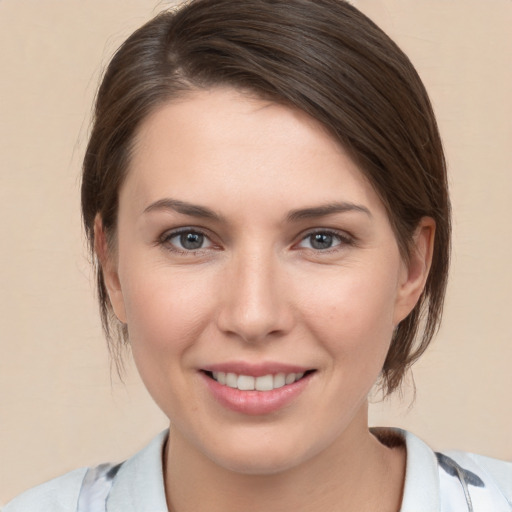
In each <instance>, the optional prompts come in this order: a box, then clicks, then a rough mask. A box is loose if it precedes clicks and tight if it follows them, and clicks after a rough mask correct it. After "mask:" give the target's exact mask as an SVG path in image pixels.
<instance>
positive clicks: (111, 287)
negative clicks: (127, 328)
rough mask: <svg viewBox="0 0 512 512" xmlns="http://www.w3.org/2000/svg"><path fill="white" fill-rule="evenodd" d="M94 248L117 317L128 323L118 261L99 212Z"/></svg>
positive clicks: (95, 220) (95, 223)
mask: <svg viewBox="0 0 512 512" xmlns="http://www.w3.org/2000/svg"><path fill="white" fill-rule="evenodd" d="M94 250H95V252H96V257H97V258H98V264H99V265H100V266H101V270H102V273H103V282H104V283H105V287H106V289H107V292H108V296H109V298H110V303H111V304H112V308H113V310H114V313H115V315H116V317H117V319H118V320H119V321H120V322H122V323H126V312H125V307H124V297H123V292H122V288H121V283H120V281H119V274H118V271H117V262H116V258H115V256H114V255H113V254H112V250H111V249H110V248H109V246H108V242H107V235H106V233H105V230H104V229H103V222H102V220H101V217H100V215H99V214H97V215H96V218H95V219H94Z"/></svg>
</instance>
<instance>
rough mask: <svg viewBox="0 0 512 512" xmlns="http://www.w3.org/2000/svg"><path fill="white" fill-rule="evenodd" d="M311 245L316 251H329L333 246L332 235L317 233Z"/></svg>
mask: <svg viewBox="0 0 512 512" xmlns="http://www.w3.org/2000/svg"><path fill="white" fill-rule="evenodd" d="M311 245H312V246H313V248H314V249H329V247H331V246H332V235H329V234H326V233H317V234H316V235H313V239H312V241H311Z"/></svg>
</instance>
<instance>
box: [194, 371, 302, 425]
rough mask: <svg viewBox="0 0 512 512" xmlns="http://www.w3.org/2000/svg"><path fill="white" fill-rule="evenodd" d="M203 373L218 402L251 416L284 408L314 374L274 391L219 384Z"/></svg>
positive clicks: (300, 391)
mask: <svg viewBox="0 0 512 512" xmlns="http://www.w3.org/2000/svg"><path fill="white" fill-rule="evenodd" d="M201 375H202V377H203V380H204V381H205V383H206V385H207V387H208V389H209V390H210V392H211V393H212V395H213V396H214V398H215V399H216V400H217V402H219V403H220V404H221V405H223V406H224V407H226V408H227V409H230V410H232V411H235V412H238V413H241V414H247V415H250V416H259V415H263V414H270V413H273V412H276V411H279V410H280V409H283V408H284V407H286V406H287V405H289V404H290V403H291V402H292V401H293V400H295V399H296V398H297V397H298V396H299V395H300V394H301V393H302V392H303V391H304V390H305V388H306V386H307V385H308V384H309V381H310V378H311V376H312V374H308V375H306V376H305V377H302V379H300V380H298V381H296V382H294V383H293V384H287V385H285V386H283V387H281V388H277V389H273V390H272V391H240V390H239V389H235V388H230V387H229V386H224V385H223V384H219V383H218V382H217V381H216V380H214V379H212V378H211V377H208V375H206V374H205V373H203V372H201Z"/></svg>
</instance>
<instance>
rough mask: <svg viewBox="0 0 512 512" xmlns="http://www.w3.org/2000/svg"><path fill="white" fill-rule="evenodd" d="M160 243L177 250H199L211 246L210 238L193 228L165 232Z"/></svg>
mask: <svg viewBox="0 0 512 512" xmlns="http://www.w3.org/2000/svg"><path fill="white" fill-rule="evenodd" d="M162 243H163V244H165V245H168V246H170V248H171V249H172V250H175V251H178V252H193V251H199V250H201V249H208V248H210V247H212V246H213V243H212V242H211V240H210V239H209V238H208V237H207V236H206V235H205V234H204V233H201V232H200V231H196V230H194V229H183V230H180V231H172V232H170V233H166V234H165V235H164V236H163V237H162Z"/></svg>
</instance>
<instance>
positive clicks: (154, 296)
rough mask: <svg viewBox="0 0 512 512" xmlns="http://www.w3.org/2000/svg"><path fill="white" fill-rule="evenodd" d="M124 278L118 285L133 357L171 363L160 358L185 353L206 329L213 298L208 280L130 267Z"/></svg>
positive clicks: (141, 266) (182, 273)
mask: <svg viewBox="0 0 512 512" xmlns="http://www.w3.org/2000/svg"><path fill="white" fill-rule="evenodd" d="M135 269H143V271H141V272H138V271H137V270H135ZM125 275H126V279H121V284H122V286H123V297H124V300H125V309H126V316H127V324H128V332H129V335H130V344H131V346H132V350H133V352H134V356H136V357H137V356H144V357H151V358H153V359H156V360H158V361H159V364H165V363H169V362H172V360H169V359H162V358H161V357H162V355H163V354H164V353H169V354H174V356H176V355H177V354H182V353H184V352H185V351H186V350H187V348H188V347H189V345H190V344H191V343H192V342H193V340H194V339H196V338H197V337H198V334H199V333H200V332H201V331H202V330H203V329H204V328H205V323H206V322H207V321H208V317H209V312H210V311H211V310H212V307H213V302H212V299H213V297H214V294H212V293H211V288H210V286H211V285H210V283H209V280H208V279H207V278H206V276H204V275H202V274H201V272H196V273H195V274H192V273H191V272H176V271H172V269H169V268H165V267H158V266H154V265H153V267H152V266H151V265H143V264H142V265H141V264H138V265H130V267H129V271H128V272H126V273H125ZM209 289H210V291H209Z"/></svg>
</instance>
